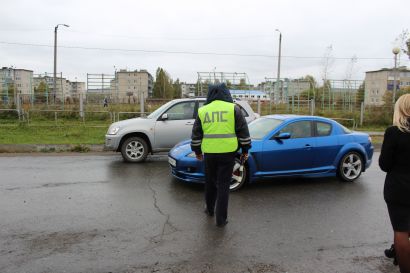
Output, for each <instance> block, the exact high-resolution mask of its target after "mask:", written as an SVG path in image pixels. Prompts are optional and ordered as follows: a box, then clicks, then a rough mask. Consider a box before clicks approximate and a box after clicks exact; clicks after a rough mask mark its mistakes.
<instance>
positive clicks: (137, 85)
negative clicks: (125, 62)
mask: <svg viewBox="0 0 410 273" xmlns="http://www.w3.org/2000/svg"><path fill="white" fill-rule="evenodd" d="M111 86H112V87H113V96H114V97H117V98H118V101H119V102H120V103H127V102H132V103H138V102H139V101H140V98H141V95H142V96H143V98H148V97H152V89H153V86H154V78H153V77H152V75H151V74H150V73H149V72H148V71H147V70H144V69H141V70H139V71H138V70H134V71H127V70H126V69H121V70H120V71H117V72H116V73H115V81H114V82H112V83H111Z"/></svg>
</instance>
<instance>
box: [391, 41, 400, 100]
mask: <svg viewBox="0 0 410 273" xmlns="http://www.w3.org/2000/svg"><path fill="white" fill-rule="evenodd" d="M392 52H393V54H394V71H393V105H394V104H395V103H396V77H397V54H399V53H400V48H398V47H395V48H393V50H392Z"/></svg>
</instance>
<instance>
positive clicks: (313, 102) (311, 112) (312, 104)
mask: <svg viewBox="0 0 410 273" xmlns="http://www.w3.org/2000/svg"><path fill="white" fill-rule="evenodd" d="M310 106H311V107H310V115H311V116H313V115H314V114H315V101H314V100H313V99H312V100H311V104H310Z"/></svg>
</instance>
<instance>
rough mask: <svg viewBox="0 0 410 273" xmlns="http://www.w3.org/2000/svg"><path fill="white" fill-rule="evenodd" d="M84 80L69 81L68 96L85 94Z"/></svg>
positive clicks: (74, 96)
mask: <svg viewBox="0 0 410 273" xmlns="http://www.w3.org/2000/svg"><path fill="white" fill-rule="evenodd" d="M85 90H86V89H85V82H77V81H75V82H70V97H71V98H79V97H80V95H84V94H85Z"/></svg>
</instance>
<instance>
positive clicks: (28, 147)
mask: <svg viewBox="0 0 410 273" xmlns="http://www.w3.org/2000/svg"><path fill="white" fill-rule="evenodd" d="M36 152H37V153H52V152H80V153H86V152H106V151H105V150H104V145H98V144H91V145H82V144H79V145H72V144H0V153H36Z"/></svg>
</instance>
